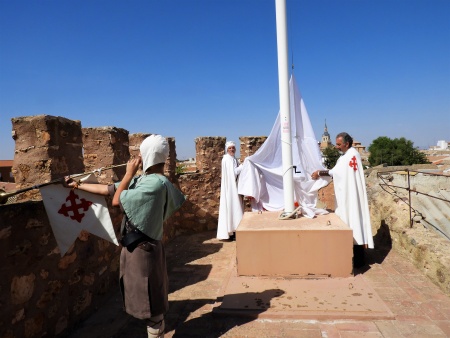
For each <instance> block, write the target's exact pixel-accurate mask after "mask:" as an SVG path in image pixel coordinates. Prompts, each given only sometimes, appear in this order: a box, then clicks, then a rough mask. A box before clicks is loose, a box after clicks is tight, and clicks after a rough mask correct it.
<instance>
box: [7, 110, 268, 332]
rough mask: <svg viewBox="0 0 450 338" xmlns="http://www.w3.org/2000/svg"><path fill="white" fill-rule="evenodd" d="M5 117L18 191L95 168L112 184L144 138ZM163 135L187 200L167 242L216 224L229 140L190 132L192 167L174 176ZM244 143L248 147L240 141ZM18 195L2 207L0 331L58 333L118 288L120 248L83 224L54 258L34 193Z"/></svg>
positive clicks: (253, 143)
mask: <svg viewBox="0 0 450 338" xmlns="http://www.w3.org/2000/svg"><path fill="white" fill-rule="evenodd" d="M12 121H13V135H14V138H15V140H16V149H15V157H14V173H15V175H16V180H17V188H27V187H30V186H33V185H35V184H36V183H45V182H49V181H52V180H56V181H57V180H58V179H60V178H62V177H63V176H66V175H70V174H76V173H82V172H92V171H95V172H96V174H97V179H98V181H99V182H100V183H106V184H109V183H114V182H116V181H118V180H120V178H121V177H122V176H123V174H124V173H125V170H126V167H125V166H123V165H122V164H125V163H126V162H127V161H128V159H129V158H130V156H137V155H138V154H139V145H140V143H141V142H142V140H143V139H144V138H145V137H147V136H149V135H151V134H150V133H139V134H131V135H130V134H129V133H128V131H127V130H124V129H121V128H116V127H99V128H82V127H81V122H80V121H72V120H69V119H66V118H63V117H55V116H49V115H39V116H31V117H19V118H14V119H13V120H12ZM167 140H168V142H169V147H170V153H169V157H168V159H167V161H166V166H165V173H166V175H167V176H168V177H169V179H170V180H171V181H172V182H173V183H174V184H175V185H176V186H177V187H179V189H180V190H181V191H183V193H184V194H185V195H186V196H187V201H186V203H185V204H184V205H183V206H182V208H181V209H180V210H179V211H178V212H176V214H175V215H174V216H173V217H171V218H170V219H169V220H168V221H167V222H166V224H165V227H164V235H163V241H164V242H167V241H170V240H171V239H172V238H174V237H175V236H177V235H179V234H182V233H189V232H198V231H205V230H213V229H216V228H217V220H218V210H219V200H220V179H221V161H222V156H223V154H224V147H225V142H226V139H225V138H224V137H199V138H197V139H195V147H196V152H197V157H196V158H197V161H196V167H197V170H196V172H195V173H185V174H177V173H176V146H175V139H174V138H173V137H168V138H167ZM241 142H242V144H241V147H242V146H245V145H246V142H247V138H244V141H241ZM262 142H263V141H261V140H258V138H248V149H251V151H252V152H254V151H256V149H257V148H256V147H257V146H260V145H261V144H262ZM111 166H113V167H114V168H113V169H110V170H102V171H96V170H97V169H100V168H105V167H111ZM116 166H117V167H116ZM15 197H18V200H17V201H16V203H12V202H13V201H12V200H13V198H11V200H10V201H9V203H8V204H5V205H0V215H1V217H0V257H1V259H2V262H3V264H2V266H1V268H0V269H1V270H0V271H1V275H2V277H3V278H2V279H1V280H0V290H1V291H2V292H1V293H0V304H1V305H2V306H1V307H0V336H1V337H35V336H42V335H47V336H55V335H59V334H64V333H66V332H67V331H68V330H70V328H71V327H74V325H76V323H78V322H79V321H81V320H83V319H84V318H86V317H87V316H89V314H90V313H92V311H94V310H95V308H96V307H98V306H99V305H100V304H101V303H102V302H103V301H104V299H105V297H106V295H107V294H108V291H109V290H110V289H111V288H116V287H118V266H119V253H120V247H118V246H115V245H114V244H111V243H110V242H107V241H105V240H103V239H100V238H98V237H97V236H95V235H91V234H89V233H88V232H84V231H83V232H81V233H80V235H79V236H78V239H77V240H76V241H75V243H74V245H73V246H72V247H71V248H70V249H69V251H68V252H67V253H66V254H65V255H64V256H63V257H61V255H60V253H59V249H58V246H57V243H56V240H55V238H54V236H53V233H52V229H51V226H50V224H49V221H48V218H47V215H46V212H45V208H44V205H43V202H42V200H41V196H40V194H39V190H37V189H33V190H30V191H27V192H26V193H25V194H19V195H16V196H15ZM106 200H107V204H108V207H109V210H110V214H111V218H112V221H113V225H114V228H115V230H116V232H117V235H118V231H119V228H120V223H121V219H122V213H121V212H120V210H119V209H117V208H113V207H111V198H109V197H107V198H106Z"/></svg>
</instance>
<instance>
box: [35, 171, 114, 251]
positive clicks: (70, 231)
mask: <svg viewBox="0 0 450 338" xmlns="http://www.w3.org/2000/svg"><path fill="white" fill-rule="evenodd" d="M81 181H82V182H85V183H97V179H96V177H95V175H93V174H90V175H88V176H86V177H85V178H83V179H81ZM39 190H40V193H41V195H42V200H43V202H44V206H45V210H46V211H47V216H48V219H49V221H50V225H51V227H52V230H53V234H54V236H55V238H56V242H57V243H58V247H59V250H60V251H61V256H64V255H65V253H66V252H67V251H68V250H69V248H70V247H71V246H72V244H73V243H74V242H75V240H76V239H77V237H78V235H79V234H80V232H81V230H85V231H88V232H90V233H91V234H94V235H96V236H98V237H100V238H103V239H105V240H107V241H109V242H112V243H114V244H116V245H119V243H118V241H117V238H116V234H115V232H114V228H113V225H112V222H111V217H110V215H109V211H108V208H107V206H106V200H105V197H104V196H101V195H96V194H91V193H88V192H86V191H81V190H72V189H68V188H65V187H63V186H62V185H59V184H54V185H47V186H44V187H41V188H39Z"/></svg>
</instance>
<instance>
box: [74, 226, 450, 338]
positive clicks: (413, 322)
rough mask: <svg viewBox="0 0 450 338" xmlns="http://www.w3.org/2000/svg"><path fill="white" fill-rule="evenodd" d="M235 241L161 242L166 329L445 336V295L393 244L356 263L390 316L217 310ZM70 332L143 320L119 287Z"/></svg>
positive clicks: (111, 330)
mask: <svg viewBox="0 0 450 338" xmlns="http://www.w3.org/2000/svg"><path fill="white" fill-rule="evenodd" d="M235 250H236V243H235V242H227V241H219V240H217V239H215V231H214V232H206V233H200V234H195V235H189V236H180V237H178V238H176V239H175V240H173V241H172V242H171V243H169V244H168V245H167V247H166V251H167V259H168V266H169V279H170V295H169V301H170V310H169V312H168V313H167V315H166V335H165V337H166V338H170V337H236V338H237V337H305V338H338V337H339V338H353V337H354V338H356V337H357V338H361V337H386V338H387V337H389V338H399V337H408V338H413V337H418V338H427V337H450V297H448V296H447V295H445V294H444V293H443V292H442V291H441V290H440V289H439V288H438V287H437V286H435V285H434V284H433V283H432V282H430V281H429V280H428V279H427V278H426V277H424V276H423V275H422V274H421V273H420V272H419V271H418V270H417V269H416V268H415V267H414V266H413V265H412V264H411V263H410V262H409V261H408V260H407V259H405V258H403V257H402V256H400V255H399V254H398V253H396V252H395V251H394V250H389V249H385V250H372V251H371V252H370V253H369V257H368V258H369V259H368V264H367V266H366V267H364V268H363V269H361V270H359V271H357V277H358V278H361V277H362V278H363V279H364V282H365V283H367V284H368V285H370V287H371V288H372V289H373V290H375V292H376V293H377V295H378V296H379V297H380V298H381V300H382V301H383V302H384V304H385V305H386V306H387V307H388V309H389V310H390V311H391V312H392V313H393V314H394V316H395V319H380V320H352V319H345V318H344V319H333V320H317V319H292V318H290V319H283V318H272V319H270V318H267V317H270V316H260V318H254V317H250V316H247V317H244V316H233V315H226V316H224V315H220V314H217V312H216V311H215V310H214V309H215V308H216V307H217V306H220V304H221V301H222V299H223V298H222V297H223V290H224V283H225V281H226V280H227V279H228V277H229V276H230V269H232V267H233V264H232V260H233V259H234V258H235V254H236V252H235ZM69 337H70V338H75V337H83V338H91V337H92V338H94V337H98V338H109V337H113V338H125V337H127V338H128V337H136V338H141V337H142V338H144V337H146V333H145V327H144V326H143V324H142V323H141V322H140V321H139V320H136V319H134V318H132V317H130V316H128V315H127V314H125V313H124V312H123V311H122V308H121V304H120V295H119V293H118V291H117V292H116V293H115V294H114V295H112V297H111V299H110V301H109V302H108V303H106V304H105V306H104V307H103V308H101V309H99V311H98V312H97V313H96V314H95V315H93V316H92V317H91V318H89V319H88V320H87V321H86V322H84V323H83V324H82V325H81V326H80V327H79V328H78V329H77V331H76V332H73V333H71V335H70V336H69Z"/></svg>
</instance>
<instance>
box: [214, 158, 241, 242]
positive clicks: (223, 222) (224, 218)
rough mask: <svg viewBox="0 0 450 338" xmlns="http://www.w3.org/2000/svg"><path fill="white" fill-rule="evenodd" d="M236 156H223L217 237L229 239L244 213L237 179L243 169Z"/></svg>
mask: <svg viewBox="0 0 450 338" xmlns="http://www.w3.org/2000/svg"><path fill="white" fill-rule="evenodd" d="M241 169H242V167H239V163H238V161H237V159H236V158H234V156H231V155H229V154H227V153H225V155H224V156H223V158H222V179H221V183H220V206H219V223H218V225H217V238H218V239H228V238H230V235H231V234H232V233H233V232H235V231H236V229H237V227H238V225H239V223H240V222H241V219H242V216H243V214H244V206H243V203H242V199H241V197H240V196H239V195H238V191H237V184H236V179H237V177H238V175H239V172H240V171H241Z"/></svg>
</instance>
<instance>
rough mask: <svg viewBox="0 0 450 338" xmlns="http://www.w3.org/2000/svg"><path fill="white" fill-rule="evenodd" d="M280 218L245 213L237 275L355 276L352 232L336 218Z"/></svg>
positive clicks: (331, 215)
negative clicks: (353, 272) (353, 270)
mask: <svg viewBox="0 0 450 338" xmlns="http://www.w3.org/2000/svg"><path fill="white" fill-rule="evenodd" d="M279 214H280V213H279V212H263V213H262V214H258V213H254V212H246V213H244V217H243V218H242V221H241V223H240V224H239V227H238V229H237V230H236V258H237V274H238V275H240V276H289V275H296V276H317V277H320V276H323V277H349V276H351V275H352V258H353V232H352V230H351V229H350V228H349V227H348V226H347V225H346V224H345V223H344V222H342V221H341V219H340V218H339V217H338V216H337V215H335V214H334V213H329V214H327V215H319V216H317V217H315V218H313V219H309V218H305V217H300V218H298V219H290V220H279V219H278V216H279Z"/></svg>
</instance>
